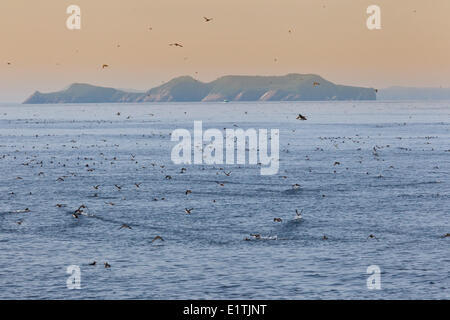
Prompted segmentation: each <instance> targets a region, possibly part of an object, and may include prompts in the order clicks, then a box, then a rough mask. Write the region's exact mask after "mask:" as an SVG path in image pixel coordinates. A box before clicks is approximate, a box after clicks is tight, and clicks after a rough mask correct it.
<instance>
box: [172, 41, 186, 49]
mask: <svg viewBox="0 0 450 320" xmlns="http://www.w3.org/2000/svg"><path fill="white" fill-rule="evenodd" d="M169 46H171V47H180V48H183V45H182V44H180V43H178V42H174V43H170V44H169Z"/></svg>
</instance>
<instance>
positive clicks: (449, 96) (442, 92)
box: [377, 87, 450, 100]
mask: <svg viewBox="0 0 450 320" xmlns="http://www.w3.org/2000/svg"><path fill="white" fill-rule="evenodd" d="M377 100H450V88H415V87H389V88H386V89H382V90H379V91H378V94H377Z"/></svg>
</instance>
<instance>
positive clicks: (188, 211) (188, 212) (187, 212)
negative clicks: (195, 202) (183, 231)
mask: <svg viewBox="0 0 450 320" xmlns="http://www.w3.org/2000/svg"><path fill="white" fill-rule="evenodd" d="M192 210H194V208H191V209H188V208H184V211H186V214H191V211H192Z"/></svg>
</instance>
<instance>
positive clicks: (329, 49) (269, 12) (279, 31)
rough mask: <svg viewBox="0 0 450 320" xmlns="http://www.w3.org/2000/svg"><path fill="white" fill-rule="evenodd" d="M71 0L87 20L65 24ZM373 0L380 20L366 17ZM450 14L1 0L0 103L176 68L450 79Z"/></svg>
mask: <svg viewBox="0 0 450 320" xmlns="http://www.w3.org/2000/svg"><path fill="white" fill-rule="evenodd" d="M71 4H76V5H78V6H80V8H81V24H82V25H81V30H68V29H67V28H66V20H67V17H68V16H69V15H68V14H67V13H66V8H67V7H68V6H69V5H71ZM372 4H376V5H379V6H380V7H381V23H382V29H381V30H373V31H370V30H368V29H367V27H366V19H367V17H368V15H367V14H366V8H367V7H368V6H369V5H372ZM203 16H207V17H211V18H213V20H212V21H210V22H208V23H206V22H205V21H204V19H203ZM449 16H450V0H433V1H425V0H370V1H367V0H127V1H124V0H71V1H65V0H35V1H30V0H1V2H0V39H1V50H0V101H22V100H24V99H25V98H26V97H27V96H29V95H30V94H32V93H33V92H34V91H35V90H39V91H42V92H47V91H56V90H60V89H62V88H63V87H65V86H67V85H68V84H70V83H73V82H87V83H92V84H97V85H103V86H111V87H115V88H135V89H142V90H143V89H149V88H151V87H154V86H157V85H159V84H161V82H162V81H168V80H170V79H171V78H173V77H176V76H180V75H191V76H193V77H195V78H197V79H199V80H201V81H210V80H213V79H215V78H217V77H219V76H222V75H227V74H250V75H282V74H286V73H294V72H295V73H316V74H319V75H321V76H323V77H325V78H326V79H328V80H330V81H333V82H336V83H340V84H349V85H361V86H368V87H376V88H383V87H387V86H391V85H405V86H438V87H439V86H443V87H450V19H449ZM150 27H151V28H152V30H149V28H150ZM289 30H291V33H289ZM172 42H179V43H181V44H183V46H184V47H183V48H179V47H171V46H169V43H172ZM118 45H120V47H118ZM275 59H276V61H275ZM8 62H10V63H11V64H10V65H8ZM102 64H108V65H109V66H110V67H109V68H106V69H103V70H102V68H101V66H102Z"/></svg>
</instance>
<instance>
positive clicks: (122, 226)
mask: <svg viewBox="0 0 450 320" xmlns="http://www.w3.org/2000/svg"><path fill="white" fill-rule="evenodd" d="M120 229H131V227H130V226H129V225H127V224H126V223H124V224H123V225H121V226H120V228H119V230H120Z"/></svg>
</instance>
